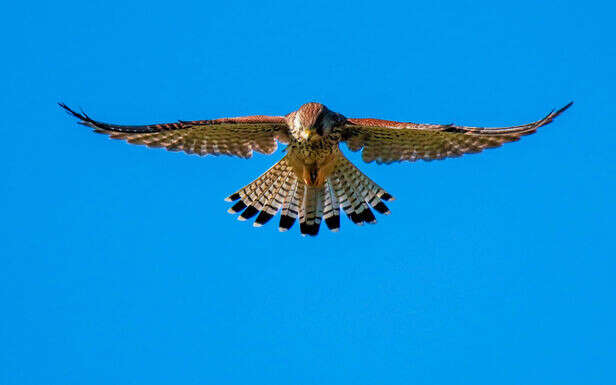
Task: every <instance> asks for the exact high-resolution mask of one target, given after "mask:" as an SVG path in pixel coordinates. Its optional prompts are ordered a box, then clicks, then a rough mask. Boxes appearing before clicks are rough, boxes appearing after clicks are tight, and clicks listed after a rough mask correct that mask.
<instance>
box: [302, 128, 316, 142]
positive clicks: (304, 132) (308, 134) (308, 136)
mask: <svg viewBox="0 0 616 385" xmlns="http://www.w3.org/2000/svg"><path fill="white" fill-rule="evenodd" d="M301 135H302V138H303V139H304V140H309V139H311V138H312V137H313V136H314V133H313V132H312V130H310V129H309V128H304V129H303V130H302V133H301Z"/></svg>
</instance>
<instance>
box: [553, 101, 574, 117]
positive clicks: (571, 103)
mask: <svg viewBox="0 0 616 385" xmlns="http://www.w3.org/2000/svg"><path fill="white" fill-rule="evenodd" d="M572 105H573V100H572V101H570V102H569V103H567V105H566V106H564V107H563V108H561V109H560V110H558V111H556V113H555V114H554V117H556V116H558V115H560V114H562V113H563V112H565V111H567V109H569V107H571V106H572Z"/></svg>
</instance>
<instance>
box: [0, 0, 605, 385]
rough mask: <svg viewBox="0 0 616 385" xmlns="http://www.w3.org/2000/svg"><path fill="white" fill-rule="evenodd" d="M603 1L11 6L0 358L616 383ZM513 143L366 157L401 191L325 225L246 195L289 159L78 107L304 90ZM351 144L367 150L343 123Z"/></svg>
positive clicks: (207, 107) (229, 102)
mask: <svg viewBox="0 0 616 385" xmlns="http://www.w3.org/2000/svg"><path fill="white" fill-rule="evenodd" d="M615 13H616V9H615V8H614V6H613V5H612V4H610V3H609V2H607V1H603V2H595V1H584V2H580V1H575V2H573V1H571V2H567V1H565V2H537V1H516V2H494V1H472V2H470V1H434V2H387V1H380V2H372V1H366V2H362V1H353V2H330V1H312V2H297V3H294V2H290V1H284V2H278V3H274V2H267V1H259V2H224V1H216V2H209V1H205V2H187V1H174V2H166V3H165V4H164V5H160V4H159V3H157V2H128V1H121V2H120V1H80V2H73V1H68V2H35V3H26V4H24V5H17V3H16V2H11V3H8V4H6V5H5V6H3V18H2V19H3V20H2V23H0V36H2V38H1V41H2V46H3V48H2V51H3V53H4V58H3V60H2V61H1V62H0V73H1V75H0V76H1V78H2V91H3V92H2V93H1V94H0V98H1V102H0V111H1V112H2V122H1V123H0V129H1V130H2V141H3V146H2V147H3V150H2V151H1V152H0V163H1V164H2V178H1V179H0V198H1V199H0V210H1V212H2V218H3V221H2V223H1V224H0V254H1V259H0V301H1V304H2V309H3V312H2V313H3V315H2V316H1V317H0V383H1V384H7V385H17V384H19V385H28V384H47V385H52V384H62V385H67V384H80V385H81V384H268V385H271V384H608V383H615V382H616V375H615V370H614V357H615V355H616V348H615V346H616V332H615V329H614V325H615V324H616V308H615V300H616V290H615V289H616V285H615V284H614V282H613V279H614V277H615V273H616V263H615V259H616V258H615V257H616V249H615V247H614V235H613V234H614V217H615V214H616V209H615V204H614V203H615V201H614V193H615V192H616V184H615V179H614V173H615V171H616V167H615V157H614V155H613V154H614V142H615V141H616V128H615V127H614V117H613V116H614V113H613V109H614V102H615V91H616V80H615V79H616V76H615V75H616V71H615V68H616V60H615V58H616V49H615V45H614V37H615V33H614V31H615V27H614V22H613V15H614V14H615ZM570 100H574V101H575V104H574V105H573V107H572V108H571V109H570V110H569V111H567V112H566V113H565V114H564V115H563V116H561V117H559V118H558V119H557V120H556V121H555V122H554V123H553V124H551V125H549V126H547V127H544V128H542V129H541V130H540V132H539V133H537V134H535V135H533V136H530V137H525V138H524V139H523V140H522V141H521V142H517V143H512V144H509V145H506V146H504V147H502V148H499V149H496V150H489V151H485V152H483V153H481V154H476V155H469V156H464V157H462V158H458V159H450V160H446V161H436V162H431V163H426V162H420V163H404V164H394V165H390V166H378V165H376V164H368V165H367V164H363V163H362V162H361V160H360V157H359V156H358V155H357V154H352V155H350V158H351V159H352V160H354V161H356V162H357V164H358V166H359V167H360V169H361V170H362V171H364V172H365V173H366V174H367V175H369V176H370V177H372V178H373V179H374V180H375V181H376V182H378V183H379V184H381V185H382V186H383V187H385V188H386V189H387V190H388V191H390V192H391V193H392V194H393V195H394V196H396V197H397V200H396V201H395V202H393V203H392V204H390V208H391V210H392V215H391V216H388V217H383V216H379V217H378V221H379V223H378V224H377V225H374V226H368V225H366V226H363V227H358V226H355V225H353V224H351V223H350V222H349V221H348V220H347V219H346V218H342V229H341V231H340V232H339V233H330V232H329V231H328V230H327V229H325V228H322V229H321V233H320V234H319V236H318V237H317V238H302V237H301V236H300V235H299V229H298V228H297V225H296V227H294V228H293V229H292V231H289V232H287V233H279V232H278V230H277V225H276V223H275V222H277V220H273V221H272V222H270V223H269V224H268V225H267V226H264V227H262V228H258V229H255V228H253V227H252V226H251V225H250V224H249V223H246V222H238V221H237V220H236V219H235V217H234V216H231V215H229V214H227V213H226V210H227V208H228V206H229V205H228V204H227V203H225V202H224V201H223V198H224V197H225V196H227V195H228V194H229V193H232V192H234V191H235V190H236V189H237V188H239V187H241V186H243V185H245V184H246V183H248V182H250V181H252V180H253V179H254V178H255V177H257V176H258V175H260V174H261V173H262V172H263V171H264V170H266V169H267V168H268V167H269V166H270V165H272V164H273V163H274V162H276V161H277V160H278V159H279V158H281V157H282V154H281V150H279V151H278V152H277V153H276V154H274V155H272V156H264V155H257V156H255V157H254V158H253V159H252V160H249V161H248V160H242V159H233V158H226V157H204V158H199V157H197V156H194V155H193V156H189V155H186V154H184V153H169V152H166V151H164V150H160V149H158V150H157V149H147V148H145V147H139V146H131V145H128V144H126V143H123V142H120V141H111V140H109V139H107V138H105V137H104V136H101V135H95V134H93V133H92V132H91V131H90V129H88V128H85V127H82V126H78V125H76V124H75V121H74V119H72V118H70V117H69V116H68V115H66V114H65V113H64V112H63V111H61V110H60V108H58V106H57V105H56V102H59V101H62V102H65V103H67V104H68V105H69V106H73V107H76V108H79V107H82V108H83V109H84V110H85V111H86V112H88V113H89V114H90V115H91V116H93V117H94V118H97V119H100V120H103V121H109V122H115V123H121V124H137V123H151V122H167V121H175V120H177V119H184V120H191V119H209V118H218V117H225V116H236V115H245V114H272V115H277V114H286V113H288V112H290V111H293V110H295V109H296V108H297V107H299V106H300V105H301V104H303V103H305V102H307V101H319V102H322V103H324V104H326V105H328V106H329V107H331V109H333V110H334V111H338V112H340V113H343V114H345V115H347V116H355V117H378V118H384V119H394V120H406V121H416V122H433V123H451V122H455V123H458V124H466V125H509V124H517V123H525V122H528V121H532V120H536V119H538V118H541V117H543V116H544V114H546V113H547V112H549V111H550V110H551V109H552V108H558V107H561V106H563V105H565V104H566V103H567V102H569V101H570ZM344 151H346V153H347V154H348V151H347V149H346V147H345V148H344Z"/></svg>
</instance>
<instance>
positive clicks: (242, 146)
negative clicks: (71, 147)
mask: <svg viewBox="0 0 616 385" xmlns="http://www.w3.org/2000/svg"><path fill="white" fill-rule="evenodd" d="M60 107H62V108H64V109H65V110H66V111H67V112H68V113H69V114H71V115H73V116H74V117H76V118H77V119H79V120H80V121H79V123H80V124H83V125H85V126H89V127H92V128H94V131H95V132H98V133H102V134H107V135H109V137H111V138H112V139H123V140H126V141H127V142H129V143H134V144H143V145H146V146H148V147H165V148H167V150H170V151H184V152H186V153H188V154H198V155H234V156H239V157H242V158H250V157H251V156H252V153H253V151H257V152H260V153H263V154H271V153H273V152H274V151H276V148H278V143H277V141H280V142H283V143H287V142H288V131H287V125H286V122H285V118H284V117H282V116H263V115H257V116H242V117H237V118H223V119H215V120H196V121H179V122H177V123H164V124H151V125H145V126H125V125H116V124H108V123H103V122H99V121H96V120H93V119H91V118H90V117H89V116H88V115H86V114H85V113H81V114H80V113H78V112H75V111H73V110H71V109H70V108H69V107H67V106H66V105H64V104H62V103H60Z"/></svg>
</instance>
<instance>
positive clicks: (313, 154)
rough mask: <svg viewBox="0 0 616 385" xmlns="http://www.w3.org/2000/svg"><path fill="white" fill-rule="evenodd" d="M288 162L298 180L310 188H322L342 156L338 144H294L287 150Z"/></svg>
mask: <svg viewBox="0 0 616 385" xmlns="http://www.w3.org/2000/svg"><path fill="white" fill-rule="evenodd" d="M287 153H288V155H287V156H288V161H289V164H290V165H291V167H292V168H293V171H294V172H295V174H296V175H297V177H298V178H300V179H301V180H303V181H304V183H306V184H307V185H308V186H315V187H321V186H323V184H325V180H326V179H327V177H328V176H330V175H331V173H332V172H333V170H334V166H335V164H336V159H337V158H338V155H339V154H340V149H339V148H338V144H337V143H336V144H335V145H324V144H323V143H318V144H316V145H315V143H306V142H304V143H294V144H291V145H289V147H288V148H287Z"/></svg>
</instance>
